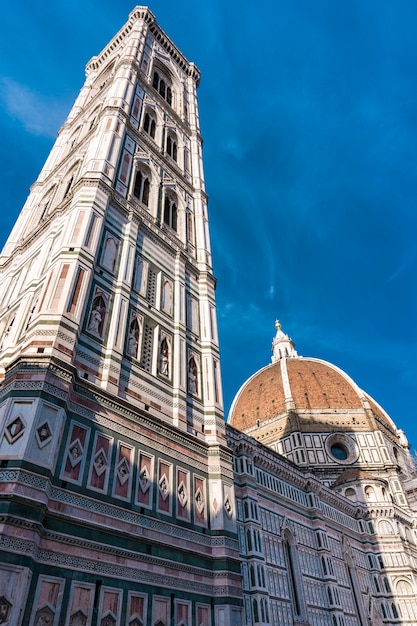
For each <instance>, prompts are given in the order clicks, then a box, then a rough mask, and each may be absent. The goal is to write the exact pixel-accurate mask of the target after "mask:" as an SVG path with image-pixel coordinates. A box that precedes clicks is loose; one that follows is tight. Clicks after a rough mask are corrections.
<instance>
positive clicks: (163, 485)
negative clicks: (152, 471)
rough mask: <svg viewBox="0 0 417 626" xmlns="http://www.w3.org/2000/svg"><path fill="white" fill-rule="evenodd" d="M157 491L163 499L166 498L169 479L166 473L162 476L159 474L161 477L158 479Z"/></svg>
mask: <svg viewBox="0 0 417 626" xmlns="http://www.w3.org/2000/svg"><path fill="white" fill-rule="evenodd" d="M159 492H160V494H161V496H162V499H163V500H166V499H167V498H168V496H169V480H168V478H167V476H166V474H163V476H161V479H160V481H159Z"/></svg>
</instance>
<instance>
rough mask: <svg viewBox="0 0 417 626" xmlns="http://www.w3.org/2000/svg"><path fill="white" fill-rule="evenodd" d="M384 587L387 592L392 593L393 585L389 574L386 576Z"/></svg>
mask: <svg viewBox="0 0 417 626" xmlns="http://www.w3.org/2000/svg"><path fill="white" fill-rule="evenodd" d="M384 587H385V591H386V592H387V593H391V585H390V584H389V580H388V578H387V576H384Z"/></svg>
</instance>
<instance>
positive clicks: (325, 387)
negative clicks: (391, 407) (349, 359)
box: [287, 359, 362, 409]
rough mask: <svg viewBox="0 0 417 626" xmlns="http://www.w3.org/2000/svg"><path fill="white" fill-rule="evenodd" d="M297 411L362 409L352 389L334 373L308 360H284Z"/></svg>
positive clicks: (328, 366)
mask: <svg viewBox="0 0 417 626" xmlns="http://www.w3.org/2000/svg"><path fill="white" fill-rule="evenodd" d="M287 368H288V377H289V380H290V385H291V392H292V396H293V399H294V402H295V407H296V409H339V408H349V409H357V408H362V404H361V400H360V398H359V396H358V394H357V392H356V390H355V389H354V387H352V385H351V384H350V383H349V382H348V381H347V380H346V379H345V378H344V377H343V376H342V375H341V374H340V373H339V372H338V371H337V370H335V369H333V368H332V367H331V366H330V365H327V364H325V363H320V362H318V361H312V360H309V359H287Z"/></svg>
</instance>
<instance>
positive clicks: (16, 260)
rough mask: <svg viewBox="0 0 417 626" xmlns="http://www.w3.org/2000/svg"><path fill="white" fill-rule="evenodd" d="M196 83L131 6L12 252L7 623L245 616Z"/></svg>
mask: <svg viewBox="0 0 417 626" xmlns="http://www.w3.org/2000/svg"><path fill="white" fill-rule="evenodd" d="M199 79H200V74H199V71H198V69H197V67H196V66H195V65H194V64H193V63H190V62H189V61H187V59H186V58H185V57H184V56H183V55H182V53H181V52H180V51H179V50H178V48H177V47H176V46H175V44H174V43H173V42H172V41H171V40H170V39H169V38H168V36H167V35H166V34H165V33H164V32H163V31H162V30H161V29H160V27H159V26H158V24H157V23H156V21H155V18H154V15H153V14H152V13H151V12H150V11H149V9H147V8H146V7H136V8H135V9H134V10H133V11H132V13H131V14H130V16H129V20H128V22H127V23H126V24H125V26H123V28H122V29H121V30H120V31H119V32H118V33H117V34H116V35H115V37H114V38H113V39H112V41H111V42H110V43H109V44H108V46H107V47H106V48H105V49H104V50H103V51H102V52H101V54H100V55H98V56H96V57H93V58H92V59H91V61H90V62H89V63H88V64H87V68H86V81H85V84H84V86H83V87H82V89H81V92H80V94H79V96H78V98H77V100H76V102H75V104H74V106H73V108H72V110H71V112H70V114H69V116H68V119H67V120H66V122H65V123H64V125H63V126H62V127H61V129H60V130H59V133H58V138H57V140H56V143H55V145H54V147H53V149H52V151H51V153H50V155H49V157H48V159H47V161H46V163H45V165H44V167H43V169H42V171H41V173H40V175H39V177H38V179H37V180H36V182H35V183H34V184H33V186H32V188H31V191H30V195H29V197H28V199H27V201H26V203H25V205H24V207H23V210H22V212H21V214H20V216H19V218H18V220H17V222H16V225H15V227H14V229H13V231H12V233H11V234H10V236H9V238H8V240H7V242H6V245H5V247H4V250H3V252H2V254H1V257H0V274H1V285H0V291H1V297H0V302H1V308H0V368H1V371H0V375H1V380H2V382H1V387H0V394H1V395H0V401H1V404H0V489H1V491H0V506H1V507H2V511H3V514H4V515H2V520H5V521H2V524H3V525H2V527H0V536H1V537H2V542H1V544H0V551H1V553H2V555H3V556H0V562H2V563H8V565H7V566H6V565H0V601H2V602H3V604H4V606H5V607H6V609H5V610H6V612H7V614H8V616H10V617H8V618H7V619H10V620H11V621H10V622H8V621H7V620H6V623H16V624H22V623H25V624H26V623H30V624H31V625H32V624H33V625H35V624H37V623H38V621H37V620H40V619H41V618H42V617H43V618H44V619H47V618H48V619H49V620H51V623H54V624H55V623H61V621H62V623H64V620H65V624H73V623H74V624H75V623H76V624H84V623H85V624H94V625H95V624H104V623H106V624H107V623H108V624H113V623H114V624H116V623H117V624H119V623H121V622H120V620H121V619H122V618H123V619H125V620H126V623H128V624H133V623H134V624H136V623H137V624H145V623H152V624H156V623H160V624H165V625H166V626H168V624H169V623H174V622H175V624H177V623H178V624H180V623H181V624H185V625H188V624H190V625H191V623H192V622H193V623H194V620H197V623H198V624H199V625H200V624H207V626H208V624H210V623H212V624H213V623H214V624H217V623H219V624H222V623H225V624H226V623H227V624H231V625H232V626H233V625H234V624H236V625H237V624H240V603H241V599H240V598H241V592H240V575H239V565H238V562H237V556H238V551H237V545H236V534H235V533H236V528H235V504H234V494H233V476H232V464H231V455H230V452H229V451H228V449H227V448H226V445H225V426H224V418H223V407H222V392H221V382H220V363H219V349H218V339H217V328H216V312H215V298H214V291H215V279H214V276H213V271H212V263H211V252H210V240H209V232H208V217H207V196H206V192H205V183H204V174H203V165H202V139H201V135H200V126H199V114H198V105H197V93H196V92H197V87H198V84H199ZM18 524H20V531H19V538H17V534H16V532H15V528H16V527H17V525H18ZM22 528H24V530H22ZM214 536H215V537H216V539H215V541H214ZM65 544H66V545H65ZM195 554H198V555H199V557H198V562H197V561H196V560H195ZM22 555H24V557H23V556H22ZM197 579H198V580H199V582H198V583H196V582H195V581H196V580H197ZM120 580H122V581H123V584H122V585H120ZM0 603H1V602H0ZM22 607H25V608H24V609H22ZM194 615H196V616H197V617H193V616H194ZM33 616H34V617H33ZM149 616H152V620H153V621H152V622H148V621H147V620H148V619H151V618H150V617H149ZM155 616H156V617H155ZM106 619H107V621H103V620H106ZM60 620H61V621H60ZM77 620H78V621H77ZM109 620H110V621H109ZM112 620H113V621H112ZM135 620H137V622H135ZM170 620H174V622H171V621H170ZM39 623H40V622H39Z"/></svg>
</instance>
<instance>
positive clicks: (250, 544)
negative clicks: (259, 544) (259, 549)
mask: <svg viewBox="0 0 417 626" xmlns="http://www.w3.org/2000/svg"><path fill="white" fill-rule="evenodd" d="M246 542H247V544H248V552H252V535H251V532H250V530H249V528H248V529H247V531H246Z"/></svg>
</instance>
